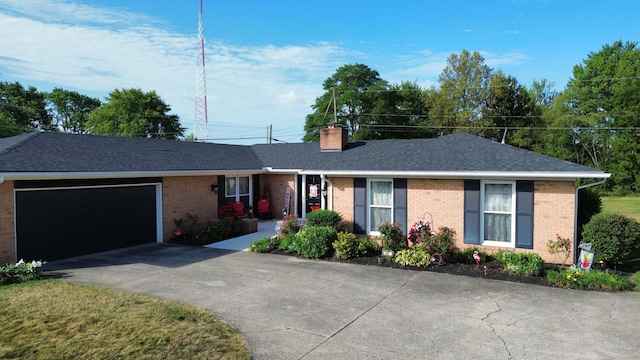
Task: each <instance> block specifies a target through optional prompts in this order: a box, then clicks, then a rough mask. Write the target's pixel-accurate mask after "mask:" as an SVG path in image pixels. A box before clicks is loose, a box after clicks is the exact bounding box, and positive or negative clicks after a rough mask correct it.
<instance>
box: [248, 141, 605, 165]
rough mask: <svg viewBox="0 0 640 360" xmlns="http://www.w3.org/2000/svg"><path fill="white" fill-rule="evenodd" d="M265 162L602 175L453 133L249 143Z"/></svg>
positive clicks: (548, 157) (506, 146) (270, 163)
mask: <svg viewBox="0 0 640 360" xmlns="http://www.w3.org/2000/svg"><path fill="white" fill-rule="evenodd" d="M253 149H254V150H255V152H256V154H257V155H258V157H259V158H260V159H261V160H262V162H263V163H264V164H269V165H268V166H271V167H273V168H274V169H275V168H278V169H306V170H324V171H371V170H376V171H389V172H473V171H482V172H593V173H594V174H604V172H602V171H599V170H596V169H593V168H590V167H587V166H582V165H578V164H575V163H572V162H569V161H564V160H560V159H557V158H553V157H550V156H545V155H541V154H538V153H535V152H532V151H528V150H524V149H520V148H517V147H514V146H510V145H505V144H501V143H498V142H495V141H491V140H487V139H484V138H481V137H478V136H474V135H470V134H466V133H455V134H452V135H447V136H443V137H439V138H433V139H402V140H371V141H363V142H356V143H351V144H349V146H348V147H347V149H345V150H344V151H342V152H321V151H320V146H319V144H318V143H304V144H275V145H254V146H253Z"/></svg>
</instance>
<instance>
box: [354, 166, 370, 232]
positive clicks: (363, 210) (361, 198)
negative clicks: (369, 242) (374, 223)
mask: <svg viewBox="0 0 640 360" xmlns="http://www.w3.org/2000/svg"><path fill="white" fill-rule="evenodd" d="M353 232H354V233H355V234H366V233H367V179H365V178H354V179H353Z"/></svg>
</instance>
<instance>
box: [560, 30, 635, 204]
mask: <svg viewBox="0 0 640 360" xmlns="http://www.w3.org/2000/svg"><path fill="white" fill-rule="evenodd" d="M566 91H567V92H568V99H567V101H566V102H565V104H564V105H565V107H566V109H567V111H569V112H570V113H572V114H573V115H575V116H579V117H582V118H585V119H587V121H588V122H589V126H590V128H589V129H588V130H580V132H586V133H588V134H589V135H590V136H592V139H593V142H592V143H591V144H588V143H586V142H584V143H583V144H584V145H585V146H591V148H592V150H591V151H590V155H591V160H592V161H593V162H594V164H595V165H596V166H598V167H600V168H603V169H606V170H608V171H609V172H611V174H612V180H613V181H611V182H608V184H607V185H608V186H617V187H619V188H621V189H627V190H631V191H639V190H640V172H639V171H640V170H639V169H640V131H638V130H637V129H638V128H639V127H640V117H639V116H638V114H640V49H638V46H637V43H632V42H627V43H623V42H622V41H616V42H615V43H613V44H612V45H604V46H603V47H602V49H601V50H600V51H598V52H592V53H590V54H589V56H588V57H587V59H586V60H584V62H583V64H581V65H576V66H574V68H573V78H572V79H570V80H569V83H568V84H567V90H566Z"/></svg>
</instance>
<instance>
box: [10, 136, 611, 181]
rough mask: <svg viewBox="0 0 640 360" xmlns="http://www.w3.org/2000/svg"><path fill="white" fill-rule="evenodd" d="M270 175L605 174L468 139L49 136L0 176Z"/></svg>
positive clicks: (28, 141)
mask: <svg viewBox="0 0 640 360" xmlns="http://www.w3.org/2000/svg"><path fill="white" fill-rule="evenodd" d="M267 167H270V168H273V169H278V170H292V171H293V170H299V169H302V170H307V171H345V172H348V171H354V172H359V171H389V172H394V171H395V172H474V171H478V172H487V171H489V172H565V173H572V172H573V173H577V172H579V173H589V174H594V176H596V177H602V175H603V174H606V173H605V172H603V171H600V170H597V169H593V168H590V167H587V166H582V165H578V164H575V163H572V162H568V161H564V160H560V159H556V158H553V157H549V156H545V155H541V154H538V153H534V152H531V151H528V150H523V149H520V148H517V147H514V146H510V145H505V144H501V143H498V142H495V141H491V140H487V139H484V138H481V137H478V136H474V135H470V134H465V133H456V134H452V135H447V136H443V137H439V138H433V139H402V140H371V141H361V142H354V143H350V144H349V145H348V146H347V148H346V149H345V150H344V151H341V152H323V151H321V150H320V144H319V143H293V144H259V145H253V146H243V145H226V144H212V143H194V142H184V141H178V140H157V139H138V138H126V137H106V136H95V135H76V134H66V133H52V132H42V133H32V134H24V135H20V136H17V137H12V138H4V139H0V173H11V172H40V173H46V172H72V173H82V172H147V171H152V172H167V173H169V172H180V171H229V172H231V171H233V170H260V169H262V168H267Z"/></svg>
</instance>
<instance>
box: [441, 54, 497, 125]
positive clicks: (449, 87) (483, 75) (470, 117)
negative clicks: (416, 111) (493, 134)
mask: <svg viewBox="0 0 640 360" xmlns="http://www.w3.org/2000/svg"><path fill="white" fill-rule="evenodd" d="M491 71H492V69H491V68H489V67H488V66H487V65H485V63H484V58H483V57H482V55H480V53H478V52H476V51H474V52H473V53H470V52H469V51H468V50H463V51H462V53H460V55H457V54H451V55H450V56H449V58H448V59H447V65H446V66H445V68H444V70H443V71H442V73H441V74H440V76H439V77H438V82H439V83H440V91H439V93H438V97H437V98H433V99H432V100H431V102H432V107H431V109H430V111H429V116H430V118H431V119H432V120H431V124H432V126H434V127H436V128H440V130H439V131H440V132H441V133H451V132H454V131H455V130H458V131H467V132H476V133H480V132H482V131H483V128H485V127H487V126H490V125H491V123H490V122H489V123H488V122H486V121H484V120H483V117H482V115H483V111H484V106H485V101H486V99H487V96H488V91H489V80H490V77H491ZM474 128H475V129H474Z"/></svg>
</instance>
